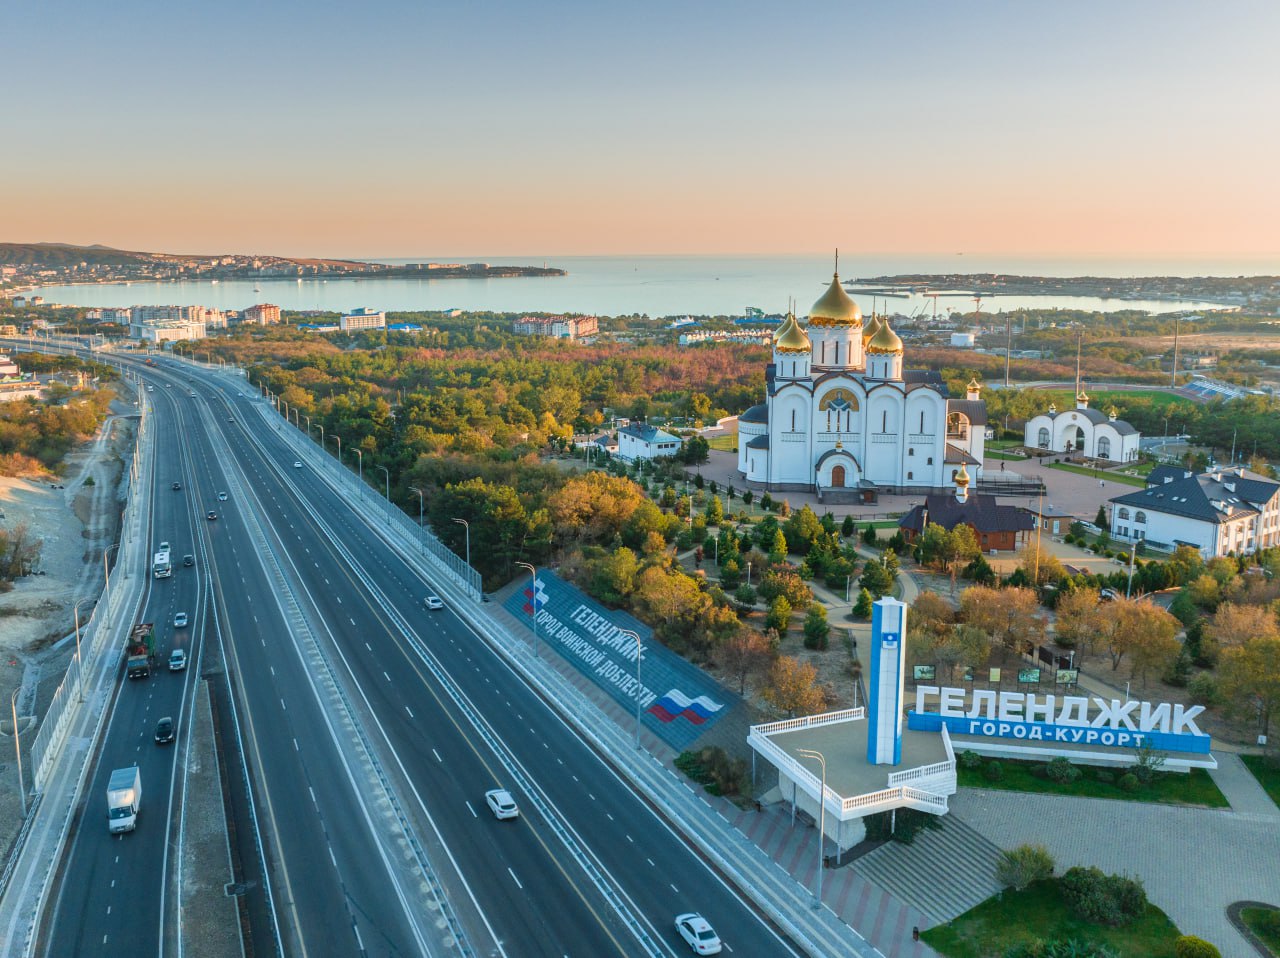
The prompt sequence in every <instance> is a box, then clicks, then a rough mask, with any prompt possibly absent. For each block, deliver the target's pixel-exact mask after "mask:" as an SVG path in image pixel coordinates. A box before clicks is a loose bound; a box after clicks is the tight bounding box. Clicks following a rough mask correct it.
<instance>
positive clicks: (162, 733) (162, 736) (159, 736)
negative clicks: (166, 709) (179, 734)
mask: <svg viewBox="0 0 1280 958" xmlns="http://www.w3.org/2000/svg"><path fill="white" fill-rule="evenodd" d="M172 741H173V719H172V718H169V717H168V716H165V717H164V718H162V719H161V720H160V721H159V722H157V723H156V744H157V745H168V744H169V743H170V742H172Z"/></svg>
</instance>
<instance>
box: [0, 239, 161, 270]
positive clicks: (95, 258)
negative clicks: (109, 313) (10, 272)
mask: <svg viewBox="0 0 1280 958" xmlns="http://www.w3.org/2000/svg"><path fill="white" fill-rule="evenodd" d="M165 258H166V257H164V256H163V255H159V254H156V253H137V252H133V251H131V250H123V249H113V248H111V247H110V246H72V245H71V244H70V243H0V266H48V267H50V268H53V269H57V268H59V267H67V266H75V265H76V264H78V263H88V264H89V265H90V266H126V265H128V264H130V263H147V262H156V261H159V260H163V259H165Z"/></svg>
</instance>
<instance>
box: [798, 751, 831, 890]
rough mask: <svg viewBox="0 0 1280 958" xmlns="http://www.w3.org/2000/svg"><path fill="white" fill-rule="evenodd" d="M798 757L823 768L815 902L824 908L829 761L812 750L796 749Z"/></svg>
mask: <svg viewBox="0 0 1280 958" xmlns="http://www.w3.org/2000/svg"><path fill="white" fill-rule="evenodd" d="M796 754H797V755H803V756H804V757H805V758H812V759H816V760H817V761H818V763H819V764H820V765H821V766H822V791H821V792H819V793H818V891H817V893H816V895H817V900H816V901H814V903H813V907H814V908H821V907H822V866H823V855H822V853H823V851H824V848H823V846H824V845H825V844H826V842H827V760H826V758H825V757H824V756H823V754H822V753H821V752H818V751H815V750H813V749H811V748H798V749H796Z"/></svg>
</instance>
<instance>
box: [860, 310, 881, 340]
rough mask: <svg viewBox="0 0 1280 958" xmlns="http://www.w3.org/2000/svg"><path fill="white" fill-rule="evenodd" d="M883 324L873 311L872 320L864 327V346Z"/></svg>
mask: <svg viewBox="0 0 1280 958" xmlns="http://www.w3.org/2000/svg"><path fill="white" fill-rule="evenodd" d="M881 325H882V323H881V322H880V317H879V316H877V315H875V314H874V313H872V314H871V322H869V323H867V325H865V326H863V327H862V345H863V346H865V345H866V344H867V340H869V339H870V338H871V337H872V336H874V335H875V334H876V333H877V332H879V331H880V327H881Z"/></svg>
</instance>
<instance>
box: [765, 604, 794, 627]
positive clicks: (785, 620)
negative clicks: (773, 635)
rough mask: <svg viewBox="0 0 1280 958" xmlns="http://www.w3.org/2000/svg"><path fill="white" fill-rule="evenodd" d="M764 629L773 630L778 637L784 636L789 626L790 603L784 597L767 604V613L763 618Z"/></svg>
mask: <svg viewBox="0 0 1280 958" xmlns="http://www.w3.org/2000/svg"><path fill="white" fill-rule="evenodd" d="M764 624H765V628H769V629H773V630H774V631H775V632H777V633H778V635H781V636H785V635H786V634H787V629H788V628H789V627H790V625H791V603H790V602H788V601H787V597H786V596H785V595H780V596H778V597H777V598H776V599H774V600H773V601H772V602H770V603H769V612H768V614H767V615H766V616H765V618H764Z"/></svg>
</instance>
